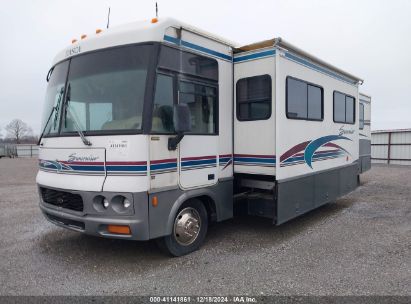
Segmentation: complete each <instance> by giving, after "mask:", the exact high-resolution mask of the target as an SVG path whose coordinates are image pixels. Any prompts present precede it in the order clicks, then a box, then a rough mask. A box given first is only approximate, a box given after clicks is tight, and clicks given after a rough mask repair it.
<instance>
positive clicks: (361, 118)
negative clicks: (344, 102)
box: [360, 103, 364, 130]
mask: <svg viewBox="0 0 411 304" xmlns="http://www.w3.org/2000/svg"><path fill="white" fill-rule="evenodd" d="M363 129H364V104H363V103H360V130H363Z"/></svg>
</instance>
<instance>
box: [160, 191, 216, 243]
mask: <svg viewBox="0 0 411 304" xmlns="http://www.w3.org/2000/svg"><path fill="white" fill-rule="evenodd" d="M200 196H208V197H210V198H211V199H212V200H213V201H214V203H215V204H216V206H217V205H218V203H217V198H216V195H215V194H214V192H213V191H211V190H210V189H194V190H189V191H186V192H184V193H183V194H181V195H180V196H179V197H178V198H177V199H176V201H175V202H174V204H173V207H172V208H171V211H170V215H169V216H168V220H167V226H166V227H167V228H166V231H167V234H168V235H170V234H171V233H172V232H173V226H174V218H175V217H176V215H177V212H178V209H180V207H181V206H182V205H183V204H184V203H185V202H186V201H188V200H189V199H192V198H196V197H200ZM217 212H218V210H217Z"/></svg>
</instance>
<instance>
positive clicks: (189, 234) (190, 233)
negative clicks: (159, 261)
mask: <svg viewBox="0 0 411 304" xmlns="http://www.w3.org/2000/svg"><path fill="white" fill-rule="evenodd" d="M200 230H201V217H200V214H199V213H198V211H197V210H196V209H194V208H191V207H187V208H184V209H183V210H181V211H180V212H179V213H178V214H177V216H176V219H175V221H174V238H175V239H176V241H177V243H179V244H180V245H183V246H188V245H191V244H192V243H194V241H195V240H196V239H197V237H198V235H199V233H200Z"/></svg>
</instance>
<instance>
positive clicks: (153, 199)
mask: <svg viewBox="0 0 411 304" xmlns="http://www.w3.org/2000/svg"><path fill="white" fill-rule="evenodd" d="M151 205H153V207H157V206H158V197H157V196H153V198H152V199H151Z"/></svg>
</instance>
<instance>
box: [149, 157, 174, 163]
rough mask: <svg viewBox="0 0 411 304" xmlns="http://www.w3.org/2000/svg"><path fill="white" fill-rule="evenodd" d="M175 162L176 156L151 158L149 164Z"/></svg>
mask: <svg viewBox="0 0 411 304" xmlns="http://www.w3.org/2000/svg"><path fill="white" fill-rule="evenodd" d="M175 162H177V158H169V159H156V160H151V161H150V163H151V164H163V163H175Z"/></svg>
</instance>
